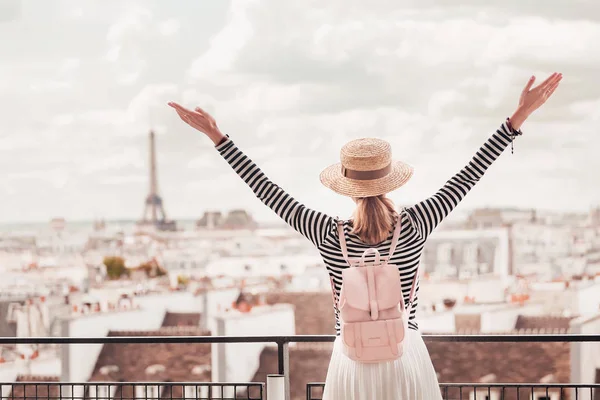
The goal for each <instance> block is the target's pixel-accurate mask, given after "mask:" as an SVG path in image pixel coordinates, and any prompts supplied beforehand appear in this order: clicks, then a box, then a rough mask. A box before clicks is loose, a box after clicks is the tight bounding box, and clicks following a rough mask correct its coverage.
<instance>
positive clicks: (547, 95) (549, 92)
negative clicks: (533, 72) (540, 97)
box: [546, 82, 560, 97]
mask: <svg viewBox="0 0 600 400" xmlns="http://www.w3.org/2000/svg"><path fill="white" fill-rule="evenodd" d="M559 84H560V82H556V83H555V84H554V85H552V86H551V87H550V88H549V89H548V91H547V92H546V97H550V96H552V93H554V91H555V90H556V88H557V87H558V86H559Z"/></svg>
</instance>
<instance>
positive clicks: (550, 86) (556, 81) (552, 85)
mask: <svg viewBox="0 0 600 400" xmlns="http://www.w3.org/2000/svg"><path fill="white" fill-rule="evenodd" d="M561 80H562V75H559V76H558V77H556V78H555V79H553V80H551V81H550V82H548V84H547V85H546V86H545V87H544V88H543V91H544V93H546V96H547V95H548V94H547V93H548V92H549V91H550V90H553V89H556V86H557V85H558V84H559V83H560V81H561Z"/></svg>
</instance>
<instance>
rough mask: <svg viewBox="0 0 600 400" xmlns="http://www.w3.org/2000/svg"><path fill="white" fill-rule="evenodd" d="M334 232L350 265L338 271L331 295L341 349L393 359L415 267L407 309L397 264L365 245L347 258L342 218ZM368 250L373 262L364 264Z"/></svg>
mask: <svg viewBox="0 0 600 400" xmlns="http://www.w3.org/2000/svg"><path fill="white" fill-rule="evenodd" d="M400 219H401V218H400V216H398V222H397V223H396V228H395V229H394V236H393V238H392V245H391V247H390V255H389V258H391V257H392V256H393V255H394V251H395V250H396V245H397V244H398V239H399V238H400V225H401V224H400ZM338 232H339V236H340V247H341V250H342V254H343V255H344V259H345V260H346V261H347V262H348V264H349V265H350V268H346V269H344V270H343V272H342V289H341V292H340V297H339V299H337V302H336V299H335V295H334V302H335V303H336V304H335V305H336V306H337V308H338V310H339V316H340V323H341V339H342V343H343V345H344V346H343V348H344V353H345V354H346V355H347V356H348V357H349V358H350V359H352V360H354V361H358V362H361V363H379V362H385V361H393V360H397V359H398V358H400V357H402V353H403V350H404V349H403V345H404V338H405V335H406V331H407V329H408V318H409V316H410V311H411V309H412V304H413V300H414V295H415V287H416V282H417V278H418V276H419V270H418V267H417V271H416V273H415V279H414V280H413V283H412V287H411V290H410V296H409V299H408V309H407V308H406V307H405V305H404V297H403V295H402V286H401V284H400V283H401V282H400V272H399V271H398V267H397V266H396V265H392V264H388V263H387V262H388V260H386V259H383V260H381V259H380V256H379V251H378V250H377V249H374V248H371V249H367V250H366V251H365V252H364V253H363V255H362V257H361V258H360V259H352V260H351V259H350V258H349V257H348V249H347V248H346V238H345V237H344V226H343V222H342V221H339V220H338ZM370 253H374V254H375V262H374V264H373V265H368V266H365V257H366V256H367V255H368V254H370ZM357 263H358V266H356V264H357ZM332 284H333V280H332ZM334 293H335V288H334Z"/></svg>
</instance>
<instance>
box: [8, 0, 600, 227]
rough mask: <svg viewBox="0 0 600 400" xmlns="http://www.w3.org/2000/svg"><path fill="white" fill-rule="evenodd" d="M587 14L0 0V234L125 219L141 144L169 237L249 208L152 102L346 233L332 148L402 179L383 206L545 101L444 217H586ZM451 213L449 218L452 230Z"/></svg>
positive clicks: (589, 176) (429, 190)
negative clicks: (179, 108)
mask: <svg viewBox="0 0 600 400" xmlns="http://www.w3.org/2000/svg"><path fill="white" fill-rule="evenodd" d="M598 43H600V3H599V2H597V1H594V0H586V1H584V0H572V1H569V2H565V1H556V0H549V1H545V2H534V1H524V0H502V1H499V0H490V1H486V2H482V1H475V0H463V1H437V2H436V1H431V0H419V1H417V0H414V1H408V0H402V1H398V0H388V1H383V0H371V1H369V2H366V1H364V0H329V1H327V2H323V1H316V0H305V1H301V2H299V1H296V0H228V1H226V0H202V1H197V0H178V1H176V2H167V1H163V0H131V1H127V2H123V1H117V0H99V1H94V0H45V1H37V0H22V1H19V0H0V54H1V55H2V57H1V58H0V107H1V109H2V112H1V118H0V171H1V173H0V176H1V181H0V199H2V202H1V203H0V204H1V205H0V222H8V221H10V222H15V221H47V220H49V219H50V218H53V217H57V216H61V217H64V218H66V219H67V220H86V219H94V218H106V219H113V218H120V219H121V218H125V219H137V218H139V217H141V215H142V211H143V202H144V198H145V196H146V194H147V192H148V131H149V129H150V128H152V129H154V130H155V131H156V133H157V145H158V172H159V190H160V193H161V195H162V197H163V199H164V203H165V207H166V211H167V214H168V215H169V216H170V217H172V218H197V217H199V216H200V215H201V214H202V213H203V212H204V211H206V210H215V209H218V210H221V211H228V210H229V209H232V208H246V209H248V210H249V211H250V212H252V213H253V214H254V215H255V217H256V218H257V219H259V220H264V221H272V220H274V218H275V217H274V214H273V213H272V212H271V211H270V210H268V209H266V207H264V206H263V205H262V204H261V203H260V202H259V201H258V200H256V199H255V198H254V196H253V194H252V192H251V191H250V190H249V189H248V188H247V187H246V186H245V184H244V183H243V182H242V181H241V180H240V179H239V178H238V177H237V176H236V175H235V173H233V171H232V170H231V169H230V168H229V166H228V165H227V164H226V163H225V162H224V160H223V159H222V158H221V157H220V156H219V154H218V153H217V152H216V151H215V150H214V148H213V146H212V142H210V141H209V140H208V139H207V138H205V137H203V135H202V134H201V133H200V132H197V131H193V130H192V129H191V128H189V127H187V126H186V125H184V124H183V123H182V122H181V121H180V120H179V119H178V118H177V116H176V115H175V114H174V113H173V111H172V109H170V108H169V107H168V106H167V105H166V103H167V102H168V101H177V102H181V103H182V104H184V105H187V106H190V107H193V106H201V107H203V108H205V109H206V110H208V111H209V112H211V113H212V114H213V116H214V117H215V119H216V120H217V122H218V124H219V126H220V127H221V130H222V131H223V132H224V133H227V134H229V135H230V137H231V138H232V139H233V140H234V142H235V143H236V144H237V145H238V146H239V147H240V148H241V149H242V150H243V151H244V152H245V153H246V154H248V155H249V156H250V157H251V158H252V159H253V160H254V161H255V162H257V163H258V165H259V166H260V167H261V168H262V169H263V170H264V172H265V173H266V174H267V175H268V176H269V177H270V178H271V179H272V180H273V181H274V182H275V183H277V184H278V185H279V186H281V187H282V188H284V189H285V190H286V191H288V192H289V193H290V194H291V195H292V196H294V197H295V198H296V199H298V200H299V201H301V202H302V203H304V204H306V205H307V206H308V207H311V208H314V209H317V210H319V211H323V212H327V213H329V214H331V215H339V216H345V215H348V214H349V213H350V212H351V211H352V205H353V203H352V202H351V201H350V200H348V199H346V198H343V197H340V196H338V195H336V194H335V193H333V192H330V191H329V190H328V189H326V188H324V187H322V186H321V184H320V182H319V172H320V171H321V170H322V169H323V168H325V167H326V166H328V165H329V164H332V163H335V162H337V161H338V160H339V151H340V148H341V146H342V145H343V144H344V143H346V142H347V141H349V140H352V139H356V138H359V137H379V138H382V139H385V140H387V141H389V142H390V143H391V144H392V148H393V155H394V158H396V159H401V160H403V161H405V162H408V163H409V164H411V165H413V166H414V167H415V175H414V176H413V178H412V179H411V181H410V182H409V183H408V184H407V185H406V186H404V187H402V188H401V189H399V190H398V191H396V192H394V193H392V194H391V195H390V197H391V198H392V199H393V200H394V201H395V202H396V203H398V204H413V203H415V202H418V201H420V200H422V199H424V198H426V197H428V196H430V195H432V194H433V193H435V191H436V190H437V189H438V188H439V187H441V186H442V185H443V184H444V182H445V181H446V180H447V179H449V178H450V177H451V176H452V175H453V174H455V173H456V172H458V171H459V170H460V169H461V168H462V167H463V166H464V165H465V164H466V163H467V162H468V161H469V159H470V158H471V157H472V156H473V154H474V152H475V151H476V150H477V149H478V148H479V147H480V146H481V145H482V144H483V142H484V141H485V140H486V139H487V138H488V137H489V136H490V135H491V134H492V133H493V132H494V131H495V130H496V129H497V128H498V126H499V125H500V124H501V123H502V122H503V120H504V119H505V118H506V117H508V116H510V115H511V114H512V112H513V111H514V110H515V108H516V105H517V102H518V97H519V94H520V91H521V89H522V87H523V86H524V84H525V82H526V81H527V79H528V78H529V77H530V76H531V75H535V76H536V77H538V81H541V80H543V79H544V78H545V76H546V75H548V74H550V73H552V72H554V71H558V72H562V73H563V74H564V78H563V82H562V83H561V86H560V87H559V89H558V90H557V91H556V92H555V94H554V96H553V98H551V99H550V100H549V101H548V103H547V104H546V105H544V106H543V108H542V109H540V110H538V111H537V112H536V113H534V114H533V115H532V116H531V117H530V118H529V120H528V121H526V122H525V124H524V125H523V132H524V135H523V136H522V137H519V138H518V139H517V141H516V142H515V151H514V154H510V149H509V150H507V151H506V152H505V153H504V154H503V155H502V157H501V158H500V159H499V160H497V161H496V162H495V163H494V165H492V167H491V168H490V169H489V171H488V172H487V173H486V175H485V176H484V178H483V179H482V180H481V182H479V183H478V185H477V186H476V187H475V188H474V189H473V191H472V192H471V193H470V194H469V195H468V196H467V197H466V198H465V200H463V202H462V204H461V205H460V206H459V208H458V210H457V212H466V211H468V210H470V209H472V208H475V207H485V206H492V207H495V206H499V207H500V206H502V207H527V208H532V207H533V208H538V209H548V210H574V211H585V210H588V209H589V208H590V207H592V206H597V205H600V187H599V184H598V178H597V173H598V171H600V158H599V157H598V156H597V153H598V150H599V148H600V134H599V133H600V132H599V130H598V128H599V127H600V84H599V81H598V73H599V72H600V51H598V50H597V49H598ZM459 210H460V211H459Z"/></svg>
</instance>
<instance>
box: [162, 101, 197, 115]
mask: <svg viewBox="0 0 600 400" xmlns="http://www.w3.org/2000/svg"><path fill="white" fill-rule="evenodd" d="M168 104H169V105H170V106H171V107H173V108H174V109H175V110H178V111H181V112H183V113H185V114H191V113H193V111H192V110H188V109H187V108H185V107H184V106H182V105H179V104H177V103H175V102H170V103H168Z"/></svg>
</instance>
